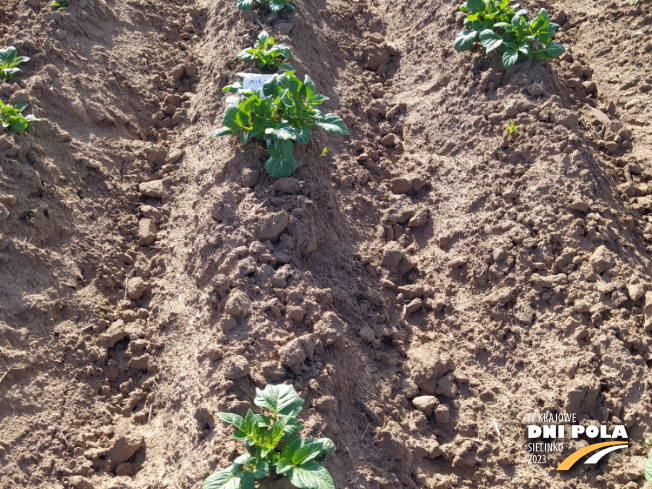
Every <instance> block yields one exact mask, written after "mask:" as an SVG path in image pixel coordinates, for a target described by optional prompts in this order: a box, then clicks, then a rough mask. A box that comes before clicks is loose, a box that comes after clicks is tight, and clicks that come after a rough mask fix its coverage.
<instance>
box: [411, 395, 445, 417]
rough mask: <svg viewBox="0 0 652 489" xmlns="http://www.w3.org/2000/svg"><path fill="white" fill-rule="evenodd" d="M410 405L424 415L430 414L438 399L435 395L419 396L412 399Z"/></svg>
mask: <svg viewBox="0 0 652 489" xmlns="http://www.w3.org/2000/svg"><path fill="white" fill-rule="evenodd" d="M412 405H413V406H414V407H415V408H417V409H418V410H419V411H421V412H422V413H423V414H425V415H426V416H430V415H431V414H432V413H433V411H434V409H435V408H436V407H437V406H438V405H439V400H438V399H437V398H436V397H435V396H419V397H415V398H414V399H412Z"/></svg>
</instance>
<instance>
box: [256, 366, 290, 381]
mask: <svg viewBox="0 0 652 489" xmlns="http://www.w3.org/2000/svg"><path fill="white" fill-rule="evenodd" d="M260 367H261V370H262V372H263V376H264V377H265V379H267V380H268V381H270V382H273V381H276V380H280V379H282V378H283V377H284V376H285V369H284V368H283V367H282V366H281V365H280V364H279V363H278V362H265V363H263V364H262V365H261V366H260Z"/></svg>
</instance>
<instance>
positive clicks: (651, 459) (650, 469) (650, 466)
mask: <svg viewBox="0 0 652 489" xmlns="http://www.w3.org/2000/svg"><path fill="white" fill-rule="evenodd" d="M645 445H646V446H648V447H652V438H648V439H647V440H645ZM645 480H646V481H648V482H652V450H650V453H649V454H648V456H647V460H646V461H645Z"/></svg>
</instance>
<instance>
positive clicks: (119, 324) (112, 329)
mask: <svg viewBox="0 0 652 489" xmlns="http://www.w3.org/2000/svg"><path fill="white" fill-rule="evenodd" d="M125 335H126V333H125V323H124V321H122V320H118V321H116V322H115V323H113V324H112V325H111V326H109V329H107V330H106V331H105V332H104V333H102V335H101V336H100V341H99V343H100V345H101V346H103V347H105V348H113V347H114V346H115V344H116V343H117V342H118V341H120V340H121V339H123V338H124V337H125Z"/></svg>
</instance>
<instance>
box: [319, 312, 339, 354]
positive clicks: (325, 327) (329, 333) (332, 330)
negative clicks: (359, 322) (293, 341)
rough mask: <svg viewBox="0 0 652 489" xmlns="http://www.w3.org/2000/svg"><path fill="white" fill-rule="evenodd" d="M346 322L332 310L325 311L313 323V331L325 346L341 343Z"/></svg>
mask: <svg viewBox="0 0 652 489" xmlns="http://www.w3.org/2000/svg"><path fill="white" fill-rule="evenodd" d="M345 328H346V324H345V323H344V321H342V320H341V319H340V318H339V317H338V316H337V314H335V313H334V312H330V311H329V312H326V313H325V314H324V316H323V317H322V318H321V319H320V320H319V321H318V322H317V324H315V327H314V332H315V334H316V335H317V336H319V339H320V340H321V341H322V343H324V345H326V346H331V345H339V344H341V343H342V335H343V334H344V330H345Z"/></svg>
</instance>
